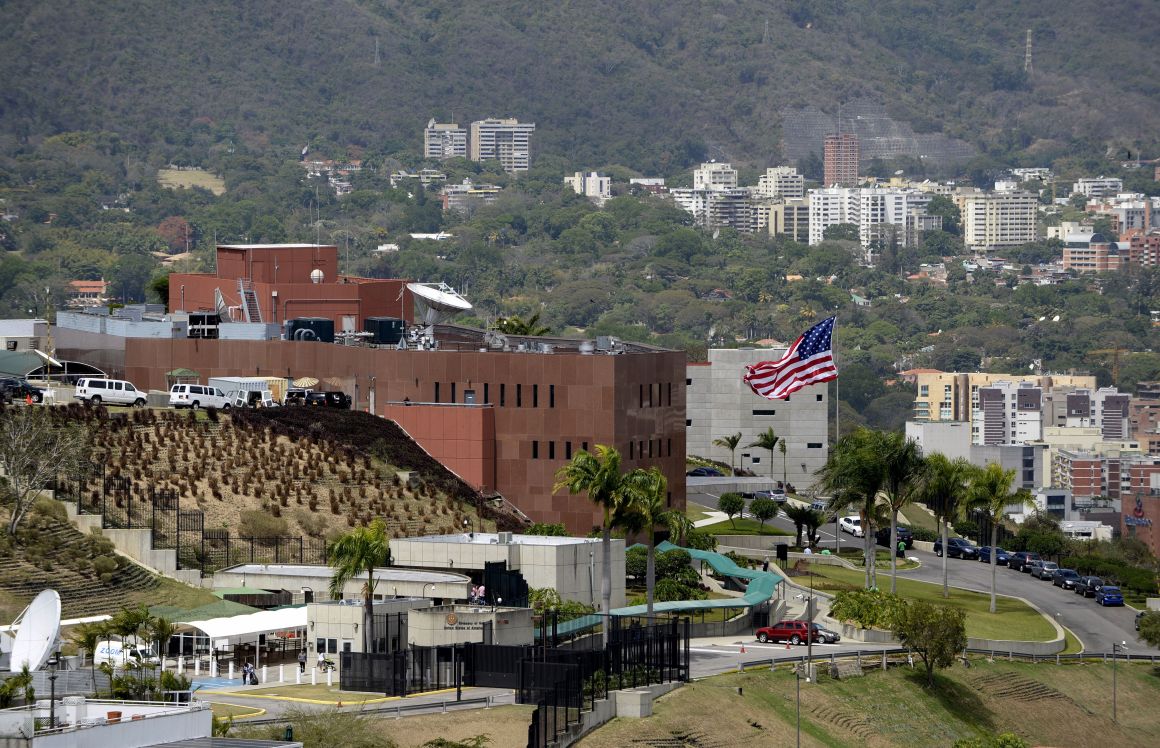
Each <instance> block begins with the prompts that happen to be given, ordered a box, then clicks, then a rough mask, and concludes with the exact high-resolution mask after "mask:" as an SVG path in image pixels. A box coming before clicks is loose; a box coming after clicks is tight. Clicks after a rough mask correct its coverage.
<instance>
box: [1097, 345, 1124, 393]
mask: <svg viewBox="0 0 1160 748" xmlns="http://www.w3.org/2000/svg"><path fill="white" fill-rule="evenodd" d="M1121 353H1131V351H1130V350H1128V349H1127V348H1097V349H1096V350H1094V351H1088V352H1087V355H1088V357H1094V356H1111V357H1112V384H1113V385H1118V384H1119V382H1120V354H1121Z"/></svg>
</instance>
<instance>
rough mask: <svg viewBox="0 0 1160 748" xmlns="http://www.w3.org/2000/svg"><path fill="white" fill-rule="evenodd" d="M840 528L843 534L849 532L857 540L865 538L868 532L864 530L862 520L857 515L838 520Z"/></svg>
mask: <svg viewBox="0 0 1160 748" xmlns="http://www.w3.org/2000/svg"><path fill="white" fill-rule="evenodd" d="M838 528H839V529H841V531H842V532H848V533H850V534H851V535H853V536H854V537H856V538H860V537H863V536H864V535H865V534H866V531H865V530H863V529H862V518H861V517H859V516H858V515H856V514H851V515H848V516H845V517H842V518H841V519H840V520H838Z"/></svg>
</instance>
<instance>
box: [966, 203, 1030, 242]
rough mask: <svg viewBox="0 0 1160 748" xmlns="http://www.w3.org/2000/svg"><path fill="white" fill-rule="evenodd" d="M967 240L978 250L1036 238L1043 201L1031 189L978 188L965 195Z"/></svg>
mask: <svg viewBox="0 0 1160 748" xmlns="http://www.w3.org/2000/svg"><path fill="white" fill-rule="evenodd" d="M961 207H962V212H963V240H964V242H965V243H966V245H967V247H969V248H970V249H972V250H974V251H987V250H989V249H997V248H1000V247H1016V246H1019V245H1021V244H1027V243H1028V242H1033V241H1035V240H1036V239H1037V238H1038V237H1037V232H1036V219H1037V217H1038V210H1039V201H1038V198H1037V197H1036V196H1035V195H1034V194H1033V193H1031V192H1024V191H1021V190H1004V191H1002V192H977V193H973V194H968V195H965V196H963V198H962V205H961Z"/></svg>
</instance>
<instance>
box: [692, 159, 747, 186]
mask: <svg viewBox="0 0 1160 748" xmlns="http://www.w3.org/2000/svg"><path fill="white" fill-rule="evenodd" d="M693 189H694V190H733V189H737V170H736V169H734V168H733V167H732V166H731V165H729V164H724V163H721V164H719V163H717V162H716V161H710V162H709V163H707V164H701V166H700V168H698V169H693Z"/></svg>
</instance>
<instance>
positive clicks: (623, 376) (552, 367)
mask: <svg viewBox="0 0 1160 748" xmlns="http://www.w3.org/2000/svg"><path fill="white" fill-rule="evenodd" d="M223 249H224V248H223ZM230 249H231V250H233V249H236V248H232V247H231V248H230ZM322 249H333V248H322ZM273 251H279V252H280V254H282V255H286V254H287V250H286V248H285V247H283V248H282V249H280V250H275V249H269V248H262V250H261V252H271V253H272V252H273ZM317 256H318V257H324V256H326V253H325V252H319V253H318V254H317ZM332 256H333V257H334V259H335V262H334V263H332V264H330V263H327V264H326V266H324V267H321V269H322V271H323V273H324V276H325V278H326V279H327V280H325V281H324V282H323V283H311V284H309V288H306V289H304V290H305V291H307V292H309V293H312V294H315V295H316V298H319V299H332V300H333V299H338V300H341V299H343V298H344V297H343V296H342V295H341V294H340V293H339V291H341V290H344V289H341V288H336V287H340V286H345V287H347V288H352V287H353V288H361V293H364V294H368V295H367V296H366V297H364V298H363V299H362V301H360V302H359V304H358V306H359V308H360V309H361V310H362V311H363V313H364V314H365V310H368V309H371V310H375V311H374V313H375V314H383V313H384V312H380V311H378V309H379V308H380V306H381V305H382V304H384V303H385V304H389V305H390V307H391V308H393V309H395V310H398V309H399V301H398V296H399V292H400V289H401V287H402V286H403V281H398V280H387V281H373V280H371V279H341V278H340V277H339V276H338V273H337V256H336V255H332ZM219 257H220V254H219ZM218 267H219V272H218V274H217V276H209V275H205V276H190V275H183V276H176V275H175V276H173V277H171V279H170V294H171V299H170V301H171V305H170V308H171V309H175V308H178V304H175V303H173V302H176V301H178V299H176V298H174V295H175V294H177V293H179V288H178V287H179V286H180V285H181V284H182V283H184V284H185V286H186V297H185V300H186V306H187V307H188V308H189V309H190V310H196V309H197V307H194V306H192V305H191V304H190V288H191V287H197V288H199V289H207V290H208V292H209V293H210V294H212V289H213V288H215V287H219V288H221V289H222V291H223V292H225V291H226V289H227V288H229V287H231V284H232V285H235V286H236V282H237V278H236V277H229V276H232V275H236V274H237V273H244V272H246V263H245V262H235V263H232V264H225V263H222V262H220V261H219V265H218ZM266 267H272V258H271V262H268V263H267V264H266ZM303 267H308V268H309V269H308V270H307V272H309V270H312V269H313V268H314V267H315V266H310V265H309V264H308V265H304V266H303ZM223 273H228V274H229V276H223ZM200 279H204V280H200ZM330 279H334V280H333V281H332V280H330ZM268 290H278V291H279V294H278V297H279V299H280V306H281V307H282V308H285V307H284V305H285V304H287V303H288V304H289V305H290V308H291V310H293V309H294V307H295V298H296V297H295V296H294V293H295V291H294V290H293V289H292V288H290V284H286V285H279V286H277V287H276V288H270V289H268ZM376 291H377V292H379V293H375V292H376ZM204 293H205V291H199V293H198V304H199V306H200V307H203V308H206V309H212V308H213V306H212V296H211V297H210V303H208V304H206V303H205V302H204V301H203V299H204V296H203V294H204ZM381 295H385V296H387V297H388V298H387V299H385V300H384V299H381V298H376V296H381ZM266 298H269V294H268V293H267V296H266ZM346 298H347V299H348V300H347V301H345V302H343V303H336V302H322V303H318V304H314V305H313V306H312V307H311V315H312V316H334V315H339V314H349V313H350V312H349V311H348V310H350V309H351V308H352V307H353V306H355V305H354V304H353V303H352V302H351V301H350V300H349V297H346ZM407 301H408V308H407V309H406V311H405V312H404V313H405V314H406V316H407V317H408V318H410V317H411V315H412V314H413V312H412V311H411V309H410V303H409V302H410V300H409V299H407ZM328 305H333V306H332V308H331V309H330V310H329V312H328V311H327V310H326V307H327V306H328ZM297 306H299V307H300V308H302V307H305V306H307V305H306V304H298V305H297ZM356 313H357V312H356ZM365 316H370V315H369V314H366V315H365ZM279 317H280V318H282V319H284V316H283V315H279ZM338 327H339V323H338V320H337V319H336V328H338ZM359 327H360V328H361V320H359ZM67 332H68V331H66V330H62V331H61V334H62V335H64V336H65V338H66V339H67V337H68V336H67V334H66V333H67ZM99 337H100V338H105V339H106V340H103V341H99V342H98V344H99V345H100V346H101V347H106V346H107V347H106V350H104V351H102V354H103V355H102V358H103V360H105V361H108V360H110V355H109V354H110V353H112V354H113V358H114V359H115V358H117V357H119V356H117V355H116V354H117V353H118V352H119V350H123V367H120V369H121V370H119V371H113V372H110V374H114V375H123V376H124V378H126V379H128V380H130V381H132V382H133V383H134V384H136V385H137V387H139V388H147V389H164V388H165V386H166V372H168V371H172V370H174V369H178V368H189V369H192V370H194V371H197V372H198V373H199V374H200V377H201V379H202V381H205V380H206V379H207V378H209V377H216V376H243V375H244V376H276V377H290V378H295V377H301V376H312V377H316V378H318V379H319V380H321V381H322V382H324V383H325V384H324V385H323V386H330V387H331V388H333V389H342V390H343V391H345V392H346V393H347V394H350V395H351V396H352V397H353V398H354V399H355V403H356V407H358V408H360V409H363V410H369V411H370V412H372V413H375V414H377V415H380V416H384V417H387V418H391V419H392V420H395V421H396V422H398V423H399V425H400V426H402V427H403V428H404V429H405V430H406V431H407V432H408V433H409V434H410V435H411V436H412V437H413V438H414V439H415V440H416V441H417V442H418V443H419V444H421V445H422V446H423V447H424V449H426V450H427V451H428V452H429V453H430V454H431V455H432V456H434V457H435V458H437V459H439V460H440V461H441V462H443V463H444V464H445V465H447V466H448V467H449V468H450V469H452V470H453V471H455V472H456V473H457V474H458V475H460V476H461V477H462V478H463V479H464V480H466V481H467V482H469V483H470V484H472V485H474V486H476V487H477V488H480V489H482V490H485V491H496V492H498V493H500V494H502V495H503V496H504V497H506V498H507V499H508V500H510V501H511V502H513V503H514V504H515V505H516V506H518V507H519V508H520V509H521V510H522V511H524V512H525V513H526V514H528V516H530V517H531V518H532V519H533V520H535V521H539V522H563V523H564V524H565V525H567V527H568V529H569V530H570V531H572V532H573V533H586V532H588V531H589V530H590V529H591V528H592V527H593V526H594V525H597V524H599V522H600V520H601V513H600V512H599V510H597V509H596V507H594V506H593V505H592V504H591V503H590V502H589V501H588V500H587V498H586V497H584V496H569V495H567V494H566V493H564V494H553V492H552V486H553V483H554V476H555V472H556V470H558V469H559V468H560V466H562V465H563V464H564V463H565V462H567V461H568V460H569V459H570V458H571V456H572V455H573V454H574V453H575V452H577V451H578V450H581V449H589V450H591V449H592V448H593V447H594V445H596V444H608V445H611V446H614V447H616V448H617V449H618V450H619V451H620V453H621V456H622V459H623V467H624V469H625V470H628V469H632V468H635V467H650V466H654V465H655V466H656V467H658V468H660V469H661V471H662V472H663V473H664V474H665V475H666V477H667V478H668V481H669V503H670V505H671V506H674V507H683V506H684V504H685V479H684V466H685V363H686V356H685V354H684V352H683V351H672V350H663V349H658V348H653V347H650V346H644V345H639V344H633V343H620V342H615V343H609V342H608V341H601V344H600V345H597V344H596V343H595V342H594V341H582V340H569V339H562V338H522V337H518V336H507V338H506V339H505V340H496V339H494V338H490V339H489V338H487V337H486V336H485V334H484V332H483V331H481V330H474V329H469V328H464V327H458V326H453V325H439V326H437V327H436V328H435V337H436V339H437V340H438V348H437V349H436V350H418V349H414V348H412V349H409V350H397V349H395V348H393V347H370V346H358V345H339V344H331V343H320V342H298V341H286V340H213V339H198V338H189V337H167V338H131V337H129V338H126V337H120V338H116V339H113V336H111V335H101V336H99ZM58 339H59V336H58ZM64 342H65V341H64V340H61V343H62V345H59V346H58V349H59V352H60V355H67V356H71V357H75V356H78V355H79V357H80V359H81V360H84V353H85V351H81V350H76V351H71V352H70V351H69V350H68V349H67V348H66V347H65V346H64V345H63V343H64ZM85 343H86V347H87V348H89V351H88V352H89V353H93V352H94V351H93V350H92V348H91V346H92V345H93V343H94V336H93V335H92V334H86V336H85ZM109 349H112V350H111V351H110V350H109ZM114 368H117V367H114Z"/></svg>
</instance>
